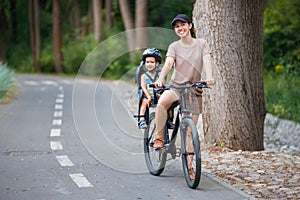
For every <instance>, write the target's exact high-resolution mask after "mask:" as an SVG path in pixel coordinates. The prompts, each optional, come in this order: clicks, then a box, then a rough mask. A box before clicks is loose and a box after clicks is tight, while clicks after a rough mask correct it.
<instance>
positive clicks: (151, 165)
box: [144, 113, 167, 176]
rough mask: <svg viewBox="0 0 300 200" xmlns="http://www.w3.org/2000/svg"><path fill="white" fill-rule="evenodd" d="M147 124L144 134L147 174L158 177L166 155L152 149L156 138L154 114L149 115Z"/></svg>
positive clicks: (164, 163) (162, 169)
mask: <svg viewBox="0 0 300 200" xmlns="http://www.w3.org/2000/svg"><path fill="white" fill-rule="evenodd" d="M149 122H150V123H149V126H148V128H147V129H145V132H144V153H145V161H146V165H147V168H148V170H149V172H150V173H151V174H152V175H155V176H159V175H160V174H161V173H162V172H163V171H164V168H165V165H166V159H167V153H166V152H165V151H164V152H161V151H156V150H155V149H154V148H153V145H154V139H155V138H156V131H155V128H156V124H155V113H151V114H150V117H149Z"/></svg>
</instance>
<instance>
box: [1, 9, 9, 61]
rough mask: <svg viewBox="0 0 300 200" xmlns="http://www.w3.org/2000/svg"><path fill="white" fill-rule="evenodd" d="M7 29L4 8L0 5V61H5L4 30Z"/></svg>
mask: <svg viewBox="0 0 300 200" xmlns="http://www.w3.org/2000/svg"><path fill="white" fill-rule="evenodd" d="M7 29H8V23H7V19H6V16H5V14H4V8H3V7H2V6H1V7H0V30H1V31H0V62H2V63H6V53H5V50H6V46H5V39H4V38H5V35H6V32H7V31H5V30H7Z"/></svg>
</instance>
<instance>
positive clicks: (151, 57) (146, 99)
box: [138, 48, 161, 129]
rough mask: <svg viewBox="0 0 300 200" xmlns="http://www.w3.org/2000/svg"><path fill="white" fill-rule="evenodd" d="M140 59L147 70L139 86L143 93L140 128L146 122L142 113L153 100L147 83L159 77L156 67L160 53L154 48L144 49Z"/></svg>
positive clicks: (151, 90)
mask: <svg viewBox="0 0 300 200" xmlns="http://www.w3.org/2000/svg"><path fill="white" fill-rule="evenodd" d="M142 60H143V63H144V65H145V67H146V70H147V71H146V72H145V73H144V74H142V76H141V88H142V90H143V93H144V95H143V98H142V103H141V107H140V113H139V115H140V116H141V118H140V121H139V122H138V126H139V128H141V129H146V128H147V124H146V121H145V118H144V115H145V112H146V109H147V107H149V106H150V104H151V103H152V101H153V100H154V99H153V98H154V94H153V89H151V88H150V89H149V84H150V83H154V82H155V81H156V80H157V79H158V77H159V70H157V67H158V66H159V64H160V63H161V53H160V51H159V50H157V49H155V48H149V49H146V50H145V51H144V52H143V55H142Z"/></svg>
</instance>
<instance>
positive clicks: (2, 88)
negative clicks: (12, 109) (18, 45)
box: [0, 63, 19, 104]
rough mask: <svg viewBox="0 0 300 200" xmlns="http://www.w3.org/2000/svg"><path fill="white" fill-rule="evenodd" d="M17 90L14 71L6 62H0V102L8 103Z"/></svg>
mask: <svg viewBox="0 0 300 200" xmlns="http://www.w3.org/2000/svg"><path fill="white" fill-rule="evenodd" d="M18 91H19V90H18V85H17V83H16V80H15V77H14V72H13V71H12V70H11V69H9V67H8V66H7V65H6V64H2V63H0V104H4V103H9V102H10V101H11V100H12V99H13V98H15V97H16V96H17V94H18Z"/></svg>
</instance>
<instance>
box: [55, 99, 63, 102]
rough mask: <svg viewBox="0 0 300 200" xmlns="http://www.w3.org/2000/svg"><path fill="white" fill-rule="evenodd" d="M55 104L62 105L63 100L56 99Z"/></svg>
mask: <svg viewBox="0 0 300 200" xmlns="http://www.w3.org/2000/svg"><path fill="white" fill-rule="evenodd" d="M55 102H56V103H63V102H64V100H63V99H56V101H55Z"/></svg>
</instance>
